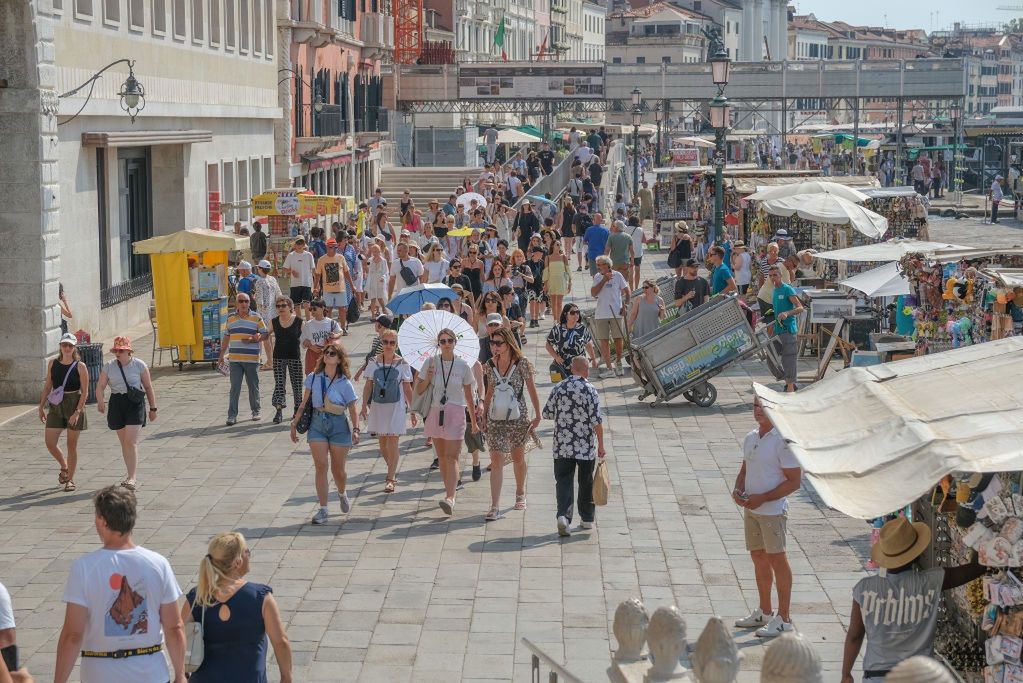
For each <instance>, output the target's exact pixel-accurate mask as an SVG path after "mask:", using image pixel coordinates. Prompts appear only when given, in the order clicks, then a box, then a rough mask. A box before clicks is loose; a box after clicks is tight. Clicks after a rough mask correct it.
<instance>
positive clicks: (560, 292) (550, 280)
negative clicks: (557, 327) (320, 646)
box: [543, 239, 572, 312]
mask: <svg viewBox="0 0 1023 683" xmlns="http://www.w3.org/2000/svg"><path fill="white" fill-rule="evenodd" d="M545 261H546V263H545V264H544V267H543V288H544V291H546V292H547V296H548V297H549V298H550V300H551V304H550V309H551V311H552V312H553V311H560V310H561V303H562V302H563V301H564V300H565V295H566V294H568V291H569V289H570V288H571V286H572V272H571V270H570V268H571V264H570V263H569V261H568V257H567V256H565V252H564V251H562V250H561V242H560V240H557V239H554V240H552V241H551V252H550V253H549V254H547V257H546V258H545Z"/></svg>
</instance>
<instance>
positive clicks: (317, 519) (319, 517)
mask: <svg viewBox="0 0 1023 683" xmlns="http://www.w3.org/2000/svg"><path fill="white" fill-rule="evenodd" d="M326 523H327V508H320V509H319V510H317V511H316V514H315V515H313V524H326Z"/></svg>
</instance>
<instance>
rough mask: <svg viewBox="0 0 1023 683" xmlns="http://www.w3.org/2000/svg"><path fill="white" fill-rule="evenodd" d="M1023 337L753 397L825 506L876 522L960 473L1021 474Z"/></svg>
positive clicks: (763, 391)
mask: <svg viewBox="0 0 1023 683" xmlns="http://www.w3.org/2000/svg"><path fill="white" fill-rule="evenodd" d="M1021 353H1023V337H1009V338H1007V339H1000V340H998V341H992V342H987V343H984V344H978V345H976V346H967V347H964V348H960V349H954V350H952V351H944V352H942V353H936V354H931V355H928V356H920V357H918V358H911V359H908V360H902V361H898V362H895V363H885V364H883V365H875V366H871V367H865V368H847V369H845V370H842V371H841V372H838V373H836V374H833V375H831V376H829V377H828V378H827V379H824V380H822V381H820V382H817V383H816V384H812V385H810V386H808V387H807V388H805V389H803V390H801V391H799V392H797V393H794V394H784V393H780V392H777V391H774V390H772V389H768V388H767V387H765V386H763V385H761V384H754V385H753V390H754V392H755V393H756V394H757V396H758V397H759V398H760V400H761V402H762V404H763V406H764V408H765V410H766V411H767V414H768V416H769V417H770V418H771V422H773V423H774V425H775V427H776V428H777V429H778V431H779V433H780V434H781V435H782V437H783V438H784V439H785V440H786V441H787V442H788V443H789V446H790V448H791V449H792V452H793V454H794V455H795V456H796V458H797V459H798V460H799V462H800V464H801V465H802V467H803V468H804V470H805V473H806V475H807V478H808V479H809V481H810V483H811V484H813V486H814V488H815V489H817V492H818V493H819V494H820V496H821V498H822V499H823V500H824V502H825V503H826V504H827V505H829V506H831V507H833V508H835V509H837V510H840V511H841V512H844V513H845V514H847V515H850V516H852V517H859V518H861V519H871V518H874V517H878V516H880V515H883V514H887V513H889V512H892V511H894V510H897V509H899V508H901V507H903V506H905V505H907V504H909V503H911V502H912V501H914V500H916V499H917V498H919V497H920V496H921V495H923V494H924V493H926V492H927V491H928V490H929V489H930V488H931V487H933V486H934V485H935V484H936V483H937V482H938V481H939V480H940V479H941V478H942V477H944V476H945V475H946V474H949V473H951V472H955V471H966V472H1001V471H1011V470H1020V469H1023V382H1020V381H1019V380H1020V372H1019V362H1020V360H1019V359H1020V356H1021Z"/></svg>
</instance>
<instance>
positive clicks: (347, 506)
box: [338, 491, 352, 513]
mask: <svg viewBox="0 0 1023 683" xmlns="http://www.w3.org/2000/svg"><path fill="white" fill-rule="evenodd" d="M338 496H339V497H340V498H341V512H344V513H347V512H349V511H350V510H351V509H352V501H350V500H348V492H347V491H342V492H341V493H340V494H338Z"/></svg>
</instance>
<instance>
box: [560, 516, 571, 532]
mask: <svg viewBox="0 0 1023 683" xmlns="http://www.w3.org/2000/svg"><path fill="white" fill-rule="evenodd" d="M568 525H569V522H568V518H567V517H565V516H564V515H562V516H561V517H558V536H571V535H572V532H571V531H569V530H568Z"/></svg>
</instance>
